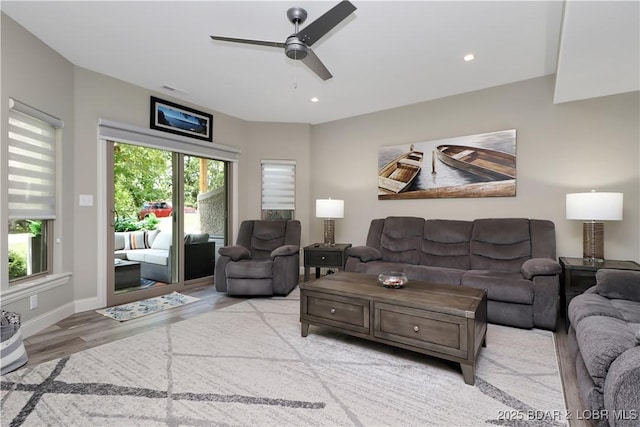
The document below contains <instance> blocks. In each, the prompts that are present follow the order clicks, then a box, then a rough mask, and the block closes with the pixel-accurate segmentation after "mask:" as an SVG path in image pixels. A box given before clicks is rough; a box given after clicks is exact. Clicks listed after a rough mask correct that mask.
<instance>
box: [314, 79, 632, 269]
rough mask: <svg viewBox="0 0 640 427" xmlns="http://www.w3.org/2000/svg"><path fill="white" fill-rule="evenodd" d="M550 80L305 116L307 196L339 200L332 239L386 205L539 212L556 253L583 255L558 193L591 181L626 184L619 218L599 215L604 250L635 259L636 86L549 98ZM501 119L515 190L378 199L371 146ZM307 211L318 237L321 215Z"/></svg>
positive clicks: (599, 186) (449, 211) (476, 212)
mask: <svg viewBox="0 0 640 427" xmlns="http://www.w3.org/2000/svg"><path fill="white" fill-rule="evenodd" d="M553 88H554V79H553V76H549V77H544V78H538V79H532V80H526V81H523V82H518V83H514V84H509V85H504V86H499V87H495V88H490V89H486V90H481V91H477V92H471V93H466V94H462V95H457V96H451V97H448V98H443V99H439V100H435V101H430V102H424V103H420V104H415V105H409V106H405V107H401V108H395V109H392V110H388V111H381V112H377V113H372V114H367V115H363V116H359V117H353V118H349V119H345V120H339V121H335V122H331V123H325V124H320V125H316V126H313V128H312V134H311V135H312V145H311V156H312V158H313V169H312V177H311V183H312V187H311V188H312V194H313V198H319V197H327V196H331V197H333V198H343V199H344V200H345V218H344V219H341V220H336V234H337V235H336V241H340V242H351V243H353V244H363V243H364V241H365V238H366V232H367V229H368V226H369V221H370V220H371V219H372V218H381V217H385V216H389V215H415V216H421V217H425V218H449V219H473V218H481V217H528V218H544V219H549V220H552V221H553V222H554V223H555V224H556V232H557V237H556V239H557V249H558V250H557V253H558V256H576V257H582V223H581V222H580V221H569V220H566V219H565V194H566V193H570V192H581V191H589V190H591V189H596V190H598V191H619V192H622V193H624V220H623V221H620V222H608V223H606V224H605V256H606V257H607V258H611V259H631V260H635V261H640V254H639V252H640V246H639V245H640V243H639V242H640V213H639V211H640V201H639V192H640V190H639V180H640V176H639V172H638V171H639V169H640V168H639V162H638V159H639V155H640V153H639V151H640V150H639V146H640V135H639V131H638V129H639V117H640V111H639V96H638V95H639V94H638V92H634V93H627V94H622V95H615V96H608V97H602V98H595V99H590V100H585V101H578V102H571V103H566V104H558V105H554V104H553V102H552V100H553ZM503 129H516V130H517V148H516V149H517V196H516V197H505V198H474V199H421V200H381V201H379V200H378V199H377V154H378V153H377V150H378V148H379V147H382V146H388V145H396V144H408V143H411V142H420V141H429V140H434V139H440V138H447V137H454V136H463V135H471V134H477V133H483V132H492V131H498V130H503ZM338 154H339V155H338ZM327 171H330V172H329V173H327ZM310 220H311V221H312V223H313V226H312V236H314V237H315V238H316V239H317V240H318V239H321V238H322V227H323V225H322V221H320V220H315V219H313V218H310Z"/></svg>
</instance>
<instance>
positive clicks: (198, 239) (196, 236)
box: [184, 233, 209, 245]
mask: <svg viewBox="0 0 640 427" xmlns="http://www.w3.org/2000/svg"><path fill="white" fill-rule="evenodd" d="M208 241H209V234H208V233H192V234H187V235H185V236H184V244H185V245H192V244H195V243H207V242H208Z"/></svg>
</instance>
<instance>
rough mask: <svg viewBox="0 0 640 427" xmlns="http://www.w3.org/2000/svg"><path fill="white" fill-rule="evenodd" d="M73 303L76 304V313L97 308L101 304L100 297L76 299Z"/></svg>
mask: <svg viewBox="0 0 640 427" xmlns="http://www.w3.org/2000/svg"><path fill="white" fill-rule="evenodd" d="M73 304H74V313H80V312H82V311H89V310H95V309H96V308H100V304H98V297H92V298H85V299H81V300H75V301H74V302H73Z"/></svg>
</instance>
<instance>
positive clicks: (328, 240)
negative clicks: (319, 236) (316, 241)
mask: <svg viewBox="0 0 640 427" xmlns="http://www.w3.org/2000/svg"><path fill="white" fill-rule="evenodd" d="M335 232H336V226H335V221H334V220H332V219H325V220H324V245H325V246H335V245H336V239H335Z"/></svg>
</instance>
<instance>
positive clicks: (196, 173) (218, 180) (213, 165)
mask: <svg viewBox="0 0 640 427" xmlns="http://www.w3.org/2000/svg"><path fill="white" fill-rule="evenodd" d="M207 172H208V173H207V178H208V179H207V183H208V187H209V190H215V189H216V188H218V187H222V186H223V185H224V162H222V161H220V160H207ZM184 190H185V191H184V192H185V195H184V196H185V201H184V202H185V205H187V206H196V205H197V202H198V194H200V157H193V156H185V160H184Z"/></svg>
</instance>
